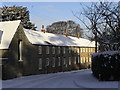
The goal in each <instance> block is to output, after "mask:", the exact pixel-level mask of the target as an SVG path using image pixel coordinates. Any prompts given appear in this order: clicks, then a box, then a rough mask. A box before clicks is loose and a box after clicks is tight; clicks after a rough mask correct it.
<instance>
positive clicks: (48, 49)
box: [46, 46, 50, 54]
mask: <svg viewBox="0 0 120 90" xmlns="http://www.w3.org/2000/svg"><path fill="white" fill-rule="evenodd" d="M46 54H50V47H49V46H46Z"/></svg>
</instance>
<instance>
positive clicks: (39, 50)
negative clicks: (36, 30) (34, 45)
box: [38, 46, 42, 54]
mask: <svg viewBox="0 0 120 90" xmlns="http://www.w3.org/2000/svg"><path fill="white" fill-rule="evenodd" d="M38 54H42V46H39V47H38Z"/></svg>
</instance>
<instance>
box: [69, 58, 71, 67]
mask: <svg viewBox="0 0 120 90" xmlns="http://www.w3.org/2000/svg"><path fill="white" fill-rule="evenodd" d="M69 65H71V57H69Z"/></svg>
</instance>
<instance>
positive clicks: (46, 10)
mask: <svg viewBox="0 0 120 90" xmlns="http://www.w3.org/2000/svg"><path fill="white" fill-rule="evenodd" d="M81 3H82V4H85V5H87V6H88V5H90V2H81ZM13 5H16V6H23V7H27V8H28V10H29V11H30V20H31V22H32V23H34V24H35V25H36V26H37V29H41V26H42V25H45V26H47V25H51V24H52V23H53V22H57V21H68V20H73V21H75V22H76V23H78V24H80V25H81V23H80V21H79V20H78V19H77V18H76V17H75V16H74V15H73V13H72V11H73V12H75V13H76V12H79V11H81V10H82V8H81V5H80V2H3V3H2V5H1V7H3V6H13ZM81 26H82V25H81Z"/></svg>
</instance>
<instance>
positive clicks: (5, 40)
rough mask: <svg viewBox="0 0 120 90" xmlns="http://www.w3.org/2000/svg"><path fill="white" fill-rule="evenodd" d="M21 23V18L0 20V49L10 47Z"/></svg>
mask: <svg viewBox="0 0 120 90" xmlns="http://www.w3.org/2000/svg"><path fill="white" fill-rule="evenodd" d="M19 24H20V20H16V21H6V22H0V31H1V32H2V34H0V37H1V40H0V49H8V47H9V45H10V42H11V40H12V38H13V37H14V34H15V32H16V30H17V28H18V26H19Z"/></svg>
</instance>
